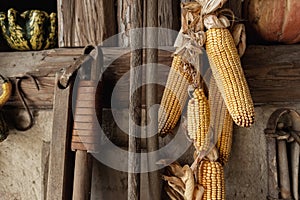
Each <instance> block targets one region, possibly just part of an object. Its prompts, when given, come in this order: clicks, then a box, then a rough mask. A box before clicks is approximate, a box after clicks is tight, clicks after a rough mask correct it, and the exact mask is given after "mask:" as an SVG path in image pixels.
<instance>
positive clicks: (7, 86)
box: [0, 75, 12, 108]
mask: <svg viewBox="0 0 300 200" xmlns="http://www.w3.org/2000/svg"><path fill="white" fill-rule="evenodd" d="M0 81H1V82H2V94H1V96H0V108H1V107H2V106H3V105H4V104H5V103H6V102H7V101H8V99H9V97H10V95H11V90H12V85H11V83H10V81H9V80H8V79H6V78H4V77H3V76H1V75H0Z"/></svg>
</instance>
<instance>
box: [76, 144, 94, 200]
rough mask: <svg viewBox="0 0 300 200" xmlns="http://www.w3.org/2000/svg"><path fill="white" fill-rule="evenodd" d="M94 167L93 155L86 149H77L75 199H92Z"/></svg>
mask: <svg viewBox="0 0 300 200" xmlns="http://www.w3.org/2000/svg"><path fill="white" fill-rule="evenodd" d="M92 169H93V157H92V155H91V154H89V153H87V152H86V151H82V150H77V151H76V158H75V171H74V187H73V200H89V199H90V197H91V180H92Z"/></svg>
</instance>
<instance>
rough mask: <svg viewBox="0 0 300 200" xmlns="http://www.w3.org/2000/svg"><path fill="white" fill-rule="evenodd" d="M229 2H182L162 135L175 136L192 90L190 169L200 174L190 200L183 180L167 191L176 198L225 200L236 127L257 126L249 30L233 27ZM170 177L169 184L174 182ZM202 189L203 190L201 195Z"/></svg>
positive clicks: (161, 122)
mask: <svg viewBox="0 0 300 200" xmlns="http://www.w3.org/2000/svg"><path fill="white" fill-rule="evenodd" d="M226 1H227V0H196V1H195V2H189V3H182V4H181V8H182V28H181V31H180V33H179V35H178V37H177V40H176V42H175V45H174V46H175V47H176V52H175V53H174V61H173V64H172V67H171V71H170V74H169V77H168V81H167V89H166V90H165V92H164V94H163V98H162V102H161V107H160V110H159V134H160V135H161V136H164V135H166V134H168V133H170V132H172V129H174V127H175V126H176V123H177V122H178V120H179V118H180V116H181V114H182V110H183V107H184V106H185V104H186V101H187V99H188V90H189V88H191V87H192V88H193V92H192V97H191V99H190V100H189V101H188V104H187V133H188V136H189V138H190V139H191V140H192V141H193V142H194V146H195V149H196V151H195V152H196V155H197V156H196V157H195V161H194V163H193V164H192V166H191V167H190V168H191V169H192V170H193V171H194V176H193V180H194V191H193V192H192V193H193V194H194V195H193V196H186V194H185V191H189V193H191V191H190V190H187V185H185V184H181V182H180V181H179V182H176V184H173V185H172V184H171V185H170V184H169V185H168V187H167V188H166V191H167V193H168V195H169V196H170V198H171V199H203V200H206V199H212V200H217V199H222V200H223V199H225V183H224V172H223V166H224V164H226V163H227V161H228V159H229V155H230V151H231V144H232V130H233V124H234V123H235V124H236V125H238V126H241V127H249V126H251V125H252V124H253V123H254V105H253V101H252V98H251V95H250V91H249V88H248V85H247V81H246V78H245V76H244V72H243V69H242V66H241V60H240V57H241V56H242V55H243V54H244V52H245V48H246V45H245V44H246V39H245V38H246V36H245V27H244V25H243V24H233V23H230V20H229V19H228V18H227V17H226V16H225V13H229V14H232V19H234V15H233V12H232V11H231V10H229V9H222V6H223V4H224V3H225V2H226ZM232 21H234V20H232ZM205 51H206V53H207V57H208V61H209V64H210V68H209V69H208V70H207V71H206V74H203V69H204V68H207V66H203V63H204V62H203V60H202V59H203V55H205V53H204V52H205ZM201 73H202V74H201ZM209 73H211V74H212V76H211V77H209V76H207V74H209ZM208 77H209V78H208ZM183 80H185V81H183ZM176 97H177V98H176ZM170 105H172V106H170ZM171 168H172V167H171ZM176 169H178V167H177V168H176ZM169 174H170V175H171V176H170V177H173V178H174V177H177V178H178V176H179V174H178V173H173V174H172V173H170V172H169ZM181 175H182V174H181ZM170 177H169V178H170ZM179 177H180V176H179ZM169 178H168V180H167V179H166V178H165V180H167V182H169V183H170V180H171V179H169ZM190 179H192V178H190ZM172 180H174V179H172ZM176 180H177V179H176ZM179 183H180V184H179ZM175 186H176V187H175ZM180 187H182V188H181V189H179V188H180ZM197 190H199V191H202V192H198V193H197V195H195V191H197Z"/></svg>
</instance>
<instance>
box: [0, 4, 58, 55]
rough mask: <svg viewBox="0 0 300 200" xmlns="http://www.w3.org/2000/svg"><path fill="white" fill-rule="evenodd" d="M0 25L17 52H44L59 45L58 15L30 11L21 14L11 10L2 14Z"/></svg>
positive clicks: (8, 41)
mask: <svg viewBox="0 0 300 200" xmlns="http://www.w3.org/2000/svg"><path fill="white" fill-rule="evenodd" d="M0 25H1V29H2V35H3V36H4V38H5V39H6V41H7V43H8V44H9V46H10V47H11V48H13V49H16V50H42V49H47V48H53V47H54V46H55V45H56V43H57V17H56V13H51V14H50V15H48V14H47V13H46V12H44V11H40V10H28V11H25V12H23V13H22V14H19V13H18V12H17V11H16V10H15V9H13V8H11V9H9V10H8V11H7V14H6V13H3V12H1V13H0Z"/></svg>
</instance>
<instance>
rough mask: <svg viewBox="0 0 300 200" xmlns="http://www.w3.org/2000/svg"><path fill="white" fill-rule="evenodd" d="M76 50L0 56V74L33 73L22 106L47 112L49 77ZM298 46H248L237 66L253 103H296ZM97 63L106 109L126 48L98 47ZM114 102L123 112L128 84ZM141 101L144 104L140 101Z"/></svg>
mask: <svg viewBox="0 0 300 200" xmlns="http://www.w3.org/2000/svg"><path fill="white" fill-rule="evenodd" d="M163 49H165V50H159V52H158V55H159V57H158V63H160V64H164V65H165V66H171V62H172V57H171V54H172V52H174V48H173V47H164V48H163ZM82 51H83V49H82V48H72V49H68V48H60V49H53V50H45V51H38V52H1V53H0V66H1V67H0V68H1V74H2V75H4V76H8V77H11V78H12V80H13V79H14V78H15V77H17V76H19V75H22V74H24V73H25V72H33V74H34V75H35V76H36V77H37V79H38V81H39V84H40V91H37V90H36V88H35V87H34V85H33V84H32V83H31V81H30V80H24V81H23V82H22V84H23V85H24V87H23V90H24V92H25V94H26V97H27V98H28V104H29V106H31V107H34V108H41V109H51V108H52V105H53V94H54V83H55V80H54V74H55V72H57V71H59V70H60V69H62V68H64V67H68V66H69V65H71V64H72V63H74V60H76V59H77V58H78V57H79V56H80V55H81V54H82ZM299 52H300V45H276V46H263V45H255V46H248V48H247V50H246V53H245V55H244V56H243V58H242V64H243V68H244V72H245V75H246V79H247V82H248V84H249V87H250V92H251V95H252V98H253V100H254V103H255V104H256V105H258V104H272V103H284V102H290V103H293V102H300V92H299V87H300V53H299ZM103 56H104V58H103V61H104V64H105V65H109V67H108V68H106V69H104V70H105V71H104V73H103V81H104V83H105V86H104V87H103V96H104V97H105V98H104V99H103V106H104V107H106V108H109V107H110V106H111V95H112V91H113V89H114V86H115V85H116V83H117V81H118V80H119V79H120V78H121V77H122V76H123V75H124V74H126V73H127V72H128V70H129V66H130V58H129V57H130V49H128V48H117V47H113V48H103ZM158 70H159V71H158V77H157V78H158V79H159V80H167V75H168V68H159V69H158ZM117 89H118V93H116V96H115V97H114V98H116V99H118V103H119V104H118V105H119V107H121V108H125V107H128V105H129V104H128V99H129V96H128V94H129V93H128V91H129V79H128V81H125V83H124V84H122V85H119V88H117ZM163 89H164V87H162V86H159V87H158V99H161V97H162V94H163ZM14 94H15V93H13V96H12V97H11V99H10V100H9V102H8V103H7V105H6V108H8V106H10V107H18V106H21V103H20V101H19V99H18V98H17V96H16V95H14ZM142 101H144V99H143V100H142ZM83 112H84V110H83Z"/></svg>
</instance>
